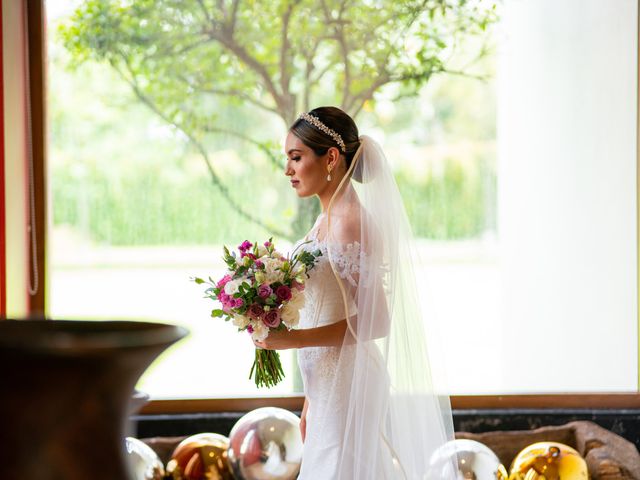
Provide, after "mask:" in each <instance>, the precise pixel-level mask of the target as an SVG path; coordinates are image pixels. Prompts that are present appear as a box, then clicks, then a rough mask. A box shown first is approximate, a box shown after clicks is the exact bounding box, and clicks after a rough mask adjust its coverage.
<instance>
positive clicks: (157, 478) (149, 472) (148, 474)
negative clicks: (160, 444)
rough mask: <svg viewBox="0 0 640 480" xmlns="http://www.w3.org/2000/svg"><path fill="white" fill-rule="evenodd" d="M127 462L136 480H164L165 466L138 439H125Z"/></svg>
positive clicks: (149, 448)
mask: <svg viewBox="0 0 640 480" xmlns="http://www.w3.org/2000/svg"><path fill="white" fill-rule="evenodd" d="M125 447H126V452H127V462H128V463H129V470H130V472H131V474H132V475H133V476H132V477H131V478H133V479H134V480H162V479H163V478H164V465H163V464H162V461H161V460H160V458H159V457H158V455H157V454H156V452H154V451H153V449H152V448H151V447H150V446H149V445H147V444H146V443H144V442H142V441H140V440H138V439H137V438H133V437H127V438H126V439H125Z"/></svg>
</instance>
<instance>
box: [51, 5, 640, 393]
mask: <svg viewBox="0 0 640 480" xmlns="http://www.w3.org/2000/svg"><path fill="white" fill-rule="evenodd" d="M83 4H84V3H83V2H77V3H76V5H71V6H69V4H68V3H67V2H54V1H51V0H50V1H48V2H47V8H48V17H49V22H50V23H49V29H48V31H49V46H48V48H49V57H50V58H49V72H50V73H49V78H50V84H49V87H48V88H49V94H48V98H49V115H50V117H49V125H50V144H49V167H50V170H49V181H50V185H51V192H52V193H51V198H52V208H51V212H52V213H51V219H50V222H49V223H50V228H51V230H50V247H49V256H50V259H49V264H50V269H49V278H50V303H49V311H50V313H51V315H52V316H53V317H55V318H63V317H65V318H96V319H99V318H103V319H109V318H132V319H141V320H159V321H167V322H173V323H180V324H183V325H185V326H187V328H189V329H190V330H191V332H192V334H191V336H190V337H189V338H188V339H187V340H185V341H183V342H181V343H180V344H178V345H176V346H174V347H173V348H172V349H170V350H169V351H167V352H166V353H165V354H163V356H162V357H161V358H160V359H159V360H158V361H157V362H156V363H155V364H154V365H153V366H152V367H151V368H150V369H149V370H148V371H147V373H146V374H145V376H144V377H143V378H142V380H141V383H140V385H139V387H140V388H141V389H143V390H146V391H148V392H149V393H151V395H152V396H153V397H154V398H168V397H186V398H188V397H211V396H215V397H224V396H245V395H246V396H252V395H271V394H287V393H294V392H300V390H301V385H300V383H299V377H298V376H297V375H296V373H295V372H296V365H295V357H294V354H293V353H292V352H283V354H282V357H283V363H284V364H285V369H286V371H287V379H286V380H285V382H283V384H281V385H280V386H278V387H277V388H276V389H272V390H268V391H256V390H255V387H254V386H253V384H252V383H251V382H250V381H249V380H248V379H247V375H248V371H249V368H250V364H251V361H252V349H253V347H252V345H251V343H250V342H248V341H247V339H245V338H242V337H241V336H239V335H237V334H236V332H235V331H234V329H233V327H232V326H231V325H227V324H224V323H221V322H220V321H218V320H214V319H210V318H208V316H207V315H208V311H209V310H210V309H211V308H212V307H213V305H210V304H208V303H207V302H206V301H205V300H204V299H201V298H200V297H201V289H199V288H198V287H197V286H196V285H194V284H193V283H191V282H189V277H190V276H193V275H200V276H202V275H212V276H214V277H216V276H218V275H221V273H222V270H223V264H222V261H221V259H220V255H221V245H222V244H227V245H230V246H233V245H235V244H236V243H240V241H242V240H244V239H245V238H249V239H251V240H253V239H262V238H265V239H266V238H267V237H268V236H270V235H272V234H274V230H279V231H281V232H275V233H276V235H275V236H276V241H278V242H279V244H280V245H281V246H282V248H284V249H286V248H287V246H288V245H290V243H291V241H292V239H293V238H294V237H295V234H299V233H300V232H302V231H304V228H305V222H307V223H308V221H309V218H313V209H312V208H311V211H310V212H308V213H305V214H304V215H299V214H298V212H300V208H301V205H304V206H306V208H309V205H310V203H306V204H300V203H298V202H297V201H296V199H295V198H294V195H293V193H292V192H291V191H290V190H288V185H287V181H286V179H285V178H284V176H283V175H282V164H281V160H280V159H281V155H282V154H281V153H280V152H279V150H278V149H279V145H278V144H277V140H278V139H280V138H282V137H283V135H284V133H285V131H286V124H285V123H284V122H282V121H280V120H279V119H278V117H277V116H275V115H273V114H272V113H269V112H268V111H266V110H265V109H264V108H262V107H260V106H256V105H252V104H251V102H252V101H254V100H256V99H257V100H259V101H262V99H263V98H265V96H266V93H265V92H263V91H260V90H257V91H256V92H255V96H253V97H251V98H250V99H245V98H242V97H241V96H240V95H238V96H237V97H236V98H235V100H234V102H232V103H231V104H229V103H228V102H224V101H222V100H221V97H220V95H216V94H214V93H212V94H211V95H209V96H206V97H199V98H206V102H204V103H200V104H192V103H190V97H189V92H188V91H187V94H185V95H184V96H180V95H181V94H180V92H178V93H176V91H175V90H171V89H170V88H169V87H172V85H168V84H163V83H159V84H158V85H157V86H156V87H157V89H154V88H150V87H149V85H145V84H144V83H140V84H137V83H135V82H137V81H140V82H144V81H145V79H144V75H140V76H139V77H138V78H133V77H132V76H131V75H130V72H128V71H127V70H126V68H125V67H126V65H124V66H123V65H122V64H119V68H120V72H118V70H117V69H115V68H112V67H111V66H109V61H108V60H109V59H108V57H107V58H106V61H100V59H99V58H94V56H92V55H94V53H95V52H94V53H92V51H91V50H90V49H89V50H86V51H85V52H84V53H85V54H86V55H88V57H89V59H88V60H86V61H84V62H81V63H79V64H78V65H77V66H75V67H74V68H70V65H72V66H73V64H74V62H76V63H77V60H78V58H79V55H80V53H82V51H81V50H75V53H70V52H73V49H69V48H68V46H69V42H71V43H72V41H73V40H72V39H71V40H70V38H71V37H72V36H70V35H66V36H65V34H61V33H60V31H59V27H58V25H60V24H64V25H69V24H73V20H72V19H70V15H72V14H73V11H74V8H79V7H82V5H83ZM122 5H123V8H126V7H127V6H128V3H126V2H122ZM551 9H553V11H554V12H555V13H554V15H553V16H552V17H551V16H549V15H547V14H545V12H548V11H550V10H551ZM151 13H152V14H153V15H157V17H154V18H150V19H148V20H147V19H145V18H140V19H139V24H137V26H136V28H139V29H140V32H142V33H141V36H142V37H144V35H143V34H145V33H148V32H147V30H145V29H146V28H147V26H148V22H153V21H160V20H161V19H162V15H163V14H166V12H164V13H163V12H162V11H155V12H151ZM174 14H175V15H177V16H181V15H184V16H185V18H184V19H183V20H184V21H185V22H187V23H188V22H189V21H190V20H189V18H188V15H190V13H189V12H174ZM637 15H638V11H637V5H635V4H633V2H630V1H627V2H619V4H618V3H617V4H616V5H615V6H613V5H608V4H603V3H602V2H595V1H594V2H589V8H585V7H584V6H583V2H576V1H574V2H566V3H564V4H563V5H562V6H558V5H556V4H553V3H552V2H548V1H543V2H540V1H536V2H534V1H526V2H522V1H520V2H515V1H509V2H505V3H504V6H503V7H501V9H500V10H499V12H498V17H499V21H498V23H497V24H495V25H493V26H492V27H491V28H489V30H488V31H489V32H490V33H489V34H485V35H477V36H471V37H469V38H467V39H466V43H464V44H462V45H460V47H459V49H458V50H457V51H456V52H457V53H456V56H455V57H454V59H453V63H452V65H453V67H450V69H451V70H456V66H457V67H459V68H460V69H461V70H462V69H463V70H464V71H465V72H467V74H468V75H466V76H465V75H455V74H446V75H445V74H438V75H434V76H433V78H431V79H430V80H429V81H428V82H427V83H426V84H425V85H424V86H422V87H421V88H419V89H417V90H416V91H412V90H411V89H408V90H407V87H399V86H397V85H389V86H388V87H386V88H382V89H380V91H379V92H378V93H377V94H376V96H375V97H374V98H373V99H372V100H371V101H368V102H365V103H364V104H363V108H362V111H361V112H360V113H359V115H358V117H357V118H356V120H357V122H358V123H359V125H360V127H361V131H362V132H364V133H368V134H372V135H373V136H375V137H377V138H378V139H379V140H381V141H382V143H383V144H384V146H385V149H386V151H387V156H388V157H389V159H390V160H391V161H392V162H393V164H394V169H395V171H396V178H397V180H398V183H399V185H400V188H401V191H402V193H403V195H404V198H405V201H406V204H407V209H408V213H409V216H410V220H411V222H412V225H413V228H414V231H415V234H416V237H417V246H418V252H419V254H420V257H421V259H422V263H421V266H420V267H419V269H418V275H419V278H420V282H421V285H424V289H425V291H426V295H425V297H424V298H425V311H426V312H427V314H429V315H437V316H438V319H439V322H438V323H439V324H440V325H441V326H442V331H441V332H440V337H439V338H441V339H443V344H442V354H443V355H444V357H445V359H446V363H447V365H448V378H449V387H450V389H451V392H452V393H456V394H469V393H473V394H480V393H487V394H491V393H523V392H534V393H544V392H591V391H601V392H604V391H626V392H631V391H636V390H637V385H638V372H637V365H638V351H637V343H638V332H637V318H638V312H637V304H638V299H637V294H638V286H637V265H638V260H637V243H636V242H637V239H636V228H637V206H636V205H637V204H636V182H635V178H636V165H637V158H636V157H637V152H636V141H637V130H636V115H637V84H636V82H637ZM159 19H160V20H159ZM185 19H186V20H185ZM76 24H79V25H81V23H78V22H76ZM170 28H171V25H170V22H168V23H167V29H168V30H167V31H169V30H170ZM309 28H311V27H309ZM600 31H606V32H609V34H607V35H603V34H598V32H600ZM67 32H68V30H67ZM611 32H615V33H613V34H610V33H611ZM65 38H66V42H67V44H66V46H65ZM103 40H105V41H107V40H108V41H114V42H117V41H118V39H115V40H114V39H113V38H107V39H103ZM483 43H486V44H487V45H488V46H489V47H491V52H492V53H490V54H488V55H486V56H484V57H483V58H482V59H481V60H480V61H478V62H476V63H473V64H471V65H469V60H470V59H472V58H474V54H476V53H477V52H478V50H479V49H480V48H481V47H482V45H483ZM147 47H148V46H147ZM420 47H421V45H420V44H413V43H411V42H407V43H406V45H405V48H406V49H407V51H409V52H411V51H412V49H418V50H419V49H420ZM145 48H146V47H145ZM149 48H152V47H149ZM143 54H144V55H142V57H140V58H147V59H148V61H149V66H148V68H150V69H152V68H158V69H160V71H162V70H161V69H166V68H168V67H167V65H162V61H163V60H162V58H161V57H159V56H158V55H157V54H156V53H154V52H151V51H145V52H143ZM145 55H146V57H145ZM203 55H204V54H203ZM134 58H138V57H134ZM210 58H211V57H206V56H203V58H202V59H201V61H202V62H203V64H205V61H210ZM215 58H218V60H219V63H220V64H221V65H227V64H228V63H229V62H231V63H233V62H235V61H237V60H234V57H233V56H231V55H230V56H227V57H224V56H220V57H215ZM153 62H156V63H153ZM206 65H214V64H209V63H206ZM211 68H213V69H214V68H215V66H212V67H211ZM234 68H236V66H234ZM237 68H241V66H237ZM201 70H202V71H205V70H206V69H200V70H198V69H196V70H194V71H195V72H200V71H201ZM188 73H189V72H185V74H188ZM205 74H206V73H203V75H205ZM474 75H476V76H486V77H487V79H486V80H478V79H476V78H473V76H474ZM187 80H188V79H187ZM127 82H128V83H127ZM167 82H169V80H167ZM188 85H189V82H187V83H186V84H185V88H187V89H188ZM325 85H329V86H331V85H332V84H331V83H330V82H329V81H328V80H327V83H326V84H325ZM136 87H139V88H141V89H142V90H140V91H136V89H135V88H136ZM223 87H224V88H225V89H231V88H232V86H229V85H223ZM330 90H331V89H330V88H329V87H327V93H324V94H323V95H324V96H325V98H327V99H329V100H331V99H332V97H331V96H330ZM142 91H143V92H147V93H149V95H151V97H146V96H145V95H143V94H141V92H142ZM163 92H167V93H166V95H165V94H164V93H163ZM414 93H415V94H416V95H417V96H414V95H413V94H414ZM317 98H322V95H319V96H318V97H317ZM172 102H173V103H172ZM174 104H180V105H184V108H185V111H188V112H193V117H192V118H193V119H195V120H194V121H197V122H201V123H200V124H199V128H200V130H199V131H206V129H207V128H206V127H207V126H208V125H209V123H208V116H212V117H216V118H217V119H220V118H222V119H224V122H222V123H220V122H218V123H216V125H218V127H216V128H219V130H224V131H216V132H211V131H210V132H208V133H209V135H207V136H206V137H203V138H198V139H195V140H197V142H199V143H197V144H198V145H200V146H203V147H204V151H205V152H206V158H205V157H204V156H203V155H202V153H201V151H199V150H198V148H196V143H194V139H192V138H189V137H188V135H187V134H186V133H185V132H188V131H189V129H188V128H187V127H185V125H184V122H185V121H187V120H188V119H185V118H184V117H181V116H180V114H179V113H175V112H174V114H175V116H174V117H171V118H170V119H169V120H168V119H167V117H166V115H164V114H163V113H162V112H171V105H174ZM154 108H155V109H156V110H154ZM163 115H164V116H163ZM213 120H215V119H212V122H211V125H213V124H214V122H213ZM220 125H224V129H222V128H220V127H219V126H220ZM231 132H235V133H231ZM247 132H249V133H251V134H254V133H256V134H257V137H256V138H257V140H258V142H259V143H260V145H257V144H256V143H252V141H248V140H247V139H246V138H244V139H243V138H242V136H241V135H239V134H243V133H247ZM268 141H270V142H271V143H267V142H268ZM206 160H208V161H209V164H210V165H211V166H212V171H210V170H208V168H207V163H206ZM216 181H221V182H223V185H225V186H226V187H227V189H228V190H227V191H228V193H225V191H224V190H223V189H220V188H219V187H218V186H216V183H215V182H216ZM238 205H239V206H240V207H243V208H244V209H245V210H246V211H247V212H248V213H249V214H251V215H253V216H255V217H258V218H259V219H261V222H260V223H262V224H263V225H259V224H257V223H256V222H253V221H251V220H250V219H247V218H246V216H244V215H243V214H241V213H238V211H237V206H238ZM303 208H304V207H303ZM277 233H281V234H280V235H278V234H277Z"/></svg>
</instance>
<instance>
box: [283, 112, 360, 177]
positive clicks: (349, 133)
mask: <svg viewBox="0 0 640 480" xmlns="http://www.w3.org/2000/svg"><path fill="white" fill-rule="evenodd" d="M308 113H309V115H313V116H314V117H317V118H318V120H320V121H321V122H322V123H324V124H325V125H326V126H327V127H329V128H330V129H331V130H333V131H334V132H336V133H337V134H338V135H340V136H341V137H342V141H343V142H344V146H345V150H346V151H345V152H343V151H342V149H341V148H340V145H338V144H337V143H336V141H335V140H334V139H333V138H332V137H331V136H330V135H328V134H326V133H324V132H323V131H322V130H320V129H319V128H318V127H316V126H314V125H312V124H310V123H308V122H307V121H306V120H303V119H302V118H298V119H297V120H296V121H295V122H293V124H292V125H291V127H290V128H289V131H290V132H291V133H293V134H294V135H295V136H296V137H298V138H299V139H300V140H302V143H304V144H305V145H306V146H307V147H309V148H310V149H311V150H313V153H315V154H316V155H317V156H319V157H321V156H322V155H326V154H327V152H328V151H329V148H331V147H335V148H337V149H338V151H339V152H340V153H341V154H342V155H344V156H345V159H346V162H347V170H349V167H350V166H351V162H352V161H353V156H354V155H355V153H356V151H357V150H358V147H360V140H359V138H358V137H359V135H358V127H357V126H356V122H354V121H353V118H351V117H350V116H349V115H347V114H346V113H345V112H344V111H342V110H340V109H339V108H337V107H318V108H314V109H313V110H311V111H310V112H308ZM354 170H359V169H358V168H356V169H354ZM357 176H358V175H357V172H355V171H354V173H353V178H354V180H358V181H359V179H358V178H357Z"/></svg>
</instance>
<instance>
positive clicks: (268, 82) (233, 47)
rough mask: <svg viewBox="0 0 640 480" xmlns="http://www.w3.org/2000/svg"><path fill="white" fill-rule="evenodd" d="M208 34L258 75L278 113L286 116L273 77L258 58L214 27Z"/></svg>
mask: <svg viewBox="0 0 640 480" xmlns="http://www.w3.org/2000/svg"><path fill="white" fill-rule="evenodd" d="M207 33H208V34H209V36H210V37H211V38H212V39H214V40H217V41H218V42H220V43H221V44H222V45H223V46H224V47H226V48H227V50H229V51H230V52H231V53H233V54H234V55H235V56H236V57H237V58H238V59H239V60H240V61H242V63H244V64H245V65H247V66H248V67H249V68H250V69H251V70H253V71H254V72H255V73H256V74H258V76H259V77H260V78H261V79H262V82H263V84H264V86H265V88H266V89H267V91H268V92H269V93H270V94H271V96H272V97H273V100H274V102H275V103H276V106H277V109H278V114H279V115H280V116H281V117H282V118H283V119H286V118H287V108H286V103H285V102H284V101H283V98H282V95H281V94H280V93H279V92H278V90H277V89H276V86H275V84H274V83H273V79H272V78H271V76H270V75H269V72H268V71H267V69H266V67H265V66H264V65H263V64H261V63H260V62H259V61H258V60H256V59H255V58H254V57H252V56H251V55H250V54H249V52H247V50H246V49H245V48H244V47H243V46H242V45H240V44H239V43H237V42H236V41H235V39H234V38H233V36H231V35H221V34H220V32H219V31H218V30H217V29H216V28H212V29H210V30H208V32H207Z"/></svg>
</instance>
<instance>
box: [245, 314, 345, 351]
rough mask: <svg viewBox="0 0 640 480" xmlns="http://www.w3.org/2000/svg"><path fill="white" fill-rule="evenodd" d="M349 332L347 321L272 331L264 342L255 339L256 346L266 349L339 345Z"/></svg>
mask: <svg viewBox="0 0 640 480" xmlns="http://www.w3.org/2000/svg"><path fill="white" fill-rule="evenodd" d="M346 333H347V321H346V320H340V321H339V322H336V323H332V324H330V325H323V326H322V327H315V328H303V329H300V330H288V331H287V330H279V331H271V332H270V333H269V336H268V337H267V338H265V339H264V340H263V341H262V342H257V341H254V342H253V343H254V344H255V345H256V347H260V348H264V349H265V350H287V349H289V348H304V347H339V346H341V345H342V344H343V343H344V340H345V335H346Z"/></svg>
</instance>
